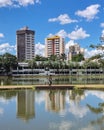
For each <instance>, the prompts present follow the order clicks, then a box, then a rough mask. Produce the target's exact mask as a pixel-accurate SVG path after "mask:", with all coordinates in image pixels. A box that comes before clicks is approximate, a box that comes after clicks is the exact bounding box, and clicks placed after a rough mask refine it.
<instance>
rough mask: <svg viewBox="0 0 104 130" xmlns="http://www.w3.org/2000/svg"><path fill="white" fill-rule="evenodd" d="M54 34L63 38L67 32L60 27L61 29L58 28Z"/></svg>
mask: <svg viewBox="0 0 104 130" xmlns="http://www.w3.org/2000/svg"><path fill="white" fill-rule="evenodd" d="M56 35H58V36H61V37H63V38H65V37H67V35H68V34H67V32H65V30H64V29H62V30H60V31H59V32H57V33H56Z"/></svg>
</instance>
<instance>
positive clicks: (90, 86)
mask: <svg viewBox="0 0 104 130" xmlns="http://www.w3.org/2000/svg"><path fill="white" fill-rule="evenodd" d="M73 88H79V89H104V84H83V85H71V84H61V85H51V86H49V85H11V86H9V85H8V86H6V85H4V86H0V90H4V89H73Z"/></svg>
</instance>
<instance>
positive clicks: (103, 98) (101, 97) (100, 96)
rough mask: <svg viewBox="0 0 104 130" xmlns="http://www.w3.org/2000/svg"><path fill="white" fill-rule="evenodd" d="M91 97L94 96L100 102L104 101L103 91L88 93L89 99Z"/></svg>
mask: <svg viewBox="0 0 104 130" xmlns="http://www.w3.org/2000/svg"><path fill="white" fill-rule="evenodd" d="M89 95H94V96H96V97H97V98H99V99H100V100H102V101H104V93H103V92H102V91H87V92H86V95H85V96H86V97H87V96H89Z"/></svg>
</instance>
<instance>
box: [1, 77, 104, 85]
mask: <svg viewBox="0 0 104 130" xmlns="http://www.w3.org/2000/svg"><path fill="white" fill-rule="evenodd" d="M0 84H1V85H35V84H48V76H35V77H0ZM52 84H104V76H102V75H99V76H95V75H91V76H90V75H89V76H52Z"/></svg>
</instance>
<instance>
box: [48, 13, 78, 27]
mask: <svg viewBox="0 0 104 130" xmlns="http://www.w3.org/2000/svg"><path fill="white" fill-rule="evenodd" d="M48 21H49V22H60V24H62V25H64V24H69V23H75V22H77V20H73V19H71V18H70V17H69V16H68V14H61V15H59V16H58V17H57V18H50V19H49V20H48Z"/></svg>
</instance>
